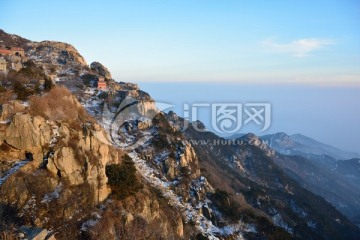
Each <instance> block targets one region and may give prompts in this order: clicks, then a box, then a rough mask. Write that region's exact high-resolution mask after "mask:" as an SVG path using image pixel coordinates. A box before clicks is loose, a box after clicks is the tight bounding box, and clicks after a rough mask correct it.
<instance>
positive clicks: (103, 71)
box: [90, 62, 112, 79]
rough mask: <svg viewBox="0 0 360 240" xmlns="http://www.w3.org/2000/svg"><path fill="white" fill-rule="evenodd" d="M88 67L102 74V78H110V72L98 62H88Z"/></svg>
mask: <svg viewBox="0 0 360 240" xmlns="http://www.w3.org/2000/svg"><path fill="white" fill-rule="evenodd" d="M90 69H91V70H93V71H95V72H96V73H97V74H99V75H100V76H102V77H104V78H107V79H112V77H111V73H110V72H109V70H108V69H107V68H106V67H105V66H104V65H102V64H101V63H99V62H92V63H91V64H90Z"/></svg>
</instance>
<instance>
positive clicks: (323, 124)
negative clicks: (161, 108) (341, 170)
mask: <svg viewBox="0 0 360 240" xmlns="http://www.w3.org/2000/svg"><path fill="white" fill-rule="evenodd" d="M0 9H1V10H2V11H1V15H0V28H2V29H4V30H5V31H7V32H9V33H15V34H18V35H21V36H23V37H26V38H28V39H31V40H34V41H42V40H57V41H63V42H68V43H71V44H73V45H74V46H75V47H76V48H77V49H78V50H79V52H80V53H81V54H82V55H83V56H84V57H85V58H86V60H87V62H88V63H91V62H92V61H99V62H101V63H103V64H104V65H106V66H107V67H108V68H109V69H110V71H111V72H112V74H113V77H114V78H115V79H116V80H119V81H129V82H136V83H139V84H140V86H141V87H142V88H143V89H144V90H146V91H148V92H149V93H150V94H151V95H152V96H153V97H154V98H156V100H159V101H164V102H169V103H172V104H175V105H176V107H175V109H176V110H177V112H178V114H180V115H181V114H182V109H181V107H182V105H183V103H184V102H188V103H191V102H196V101H207V102H221V101H234V102H235V101H237V102H242V103H244V102H249V101H258V102H259V101H263V102H270V103H272V105H273V109H274V111H273V124H272V126H271V128H270V130H269V131H270V132H277V131H285V132H287V133H303V134H306V135H308V136H310V137H314V138H316V139H319V140H321V141H323V142H325V143H330V144H332V145H335V146H338V147H341V148H344V149H347V150H352V151H357V152H360V140H359V139H360V136H359V135H360V108H359V106H358V105H359V102H360V30H359V29H360V1H358V0H317V1H308V0H303V1H294V0H283V1H280V0H274V1H250V0H248V1H241V0H238V1H235V0H227V1H219V0H216V1H215V0H162V1H160V0H143V1H138V0H131V1H130V0H129V1H91V0H90V1H81V0H79V1H70V0H67V1H51V0H49V1H40V0H32V1H26V0H22V1H20V0H0ZM4 9H6V10H4ZM181 82H187V83H185V84H181ZM195 82H196V83H195ZM209 82H212V83H211V84H209ZM201 120H202V121H204V122H209V119H208V118H206V117H203V118H202V119H201ZM266 133H269V132H266Z"/></svg>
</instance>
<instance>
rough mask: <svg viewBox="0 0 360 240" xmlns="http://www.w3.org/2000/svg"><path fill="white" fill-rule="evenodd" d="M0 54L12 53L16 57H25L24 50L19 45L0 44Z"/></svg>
mask: <svg viewBox="0 0 360 240" xmlns="http://www.w3.org/2000/svg"><path fill="white" fill-rule="evenodd" d="M0 55H3V56H4V55H14V56H18V57H25V50H24V49H23V48H20V47H5V46H0Z"/></svg>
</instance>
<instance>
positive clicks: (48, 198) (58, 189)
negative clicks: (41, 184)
mask: <svg viewBox="0 0 360 240" xmlns="http://www.w3.org/2000/svg"><path fill="white" fill-rule="evenodd" d="M62 189H63V185H62V183H60V184H59V185H57V186H56V187H55V189H54V191H53V192H51V193H48V194H46V195H45V196H44V198H43V199H42V200H41V202H42V203H45V202H51V201H52V200H53V199H57V198H58V197H59V196H60V192H61V190H62Z"/></svg>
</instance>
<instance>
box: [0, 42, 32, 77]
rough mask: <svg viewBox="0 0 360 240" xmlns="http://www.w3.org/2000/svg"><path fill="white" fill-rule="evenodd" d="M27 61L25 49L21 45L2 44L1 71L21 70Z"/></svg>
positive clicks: (0, 52)
mask: <svg viewBox="0 0 360 240" xmlns="http://www.w3.org/2000/svg"><path fill="white" fill-rule="evenodd" d="M23 61H26V57H25V50H24V49H23V48H20V47H9V46H0V72H3V73H6V72H7V70H10V69H13V70H15V71H19V70H20V69H21V68H22V67H23V65H22V62H23Z"/></svg>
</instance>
